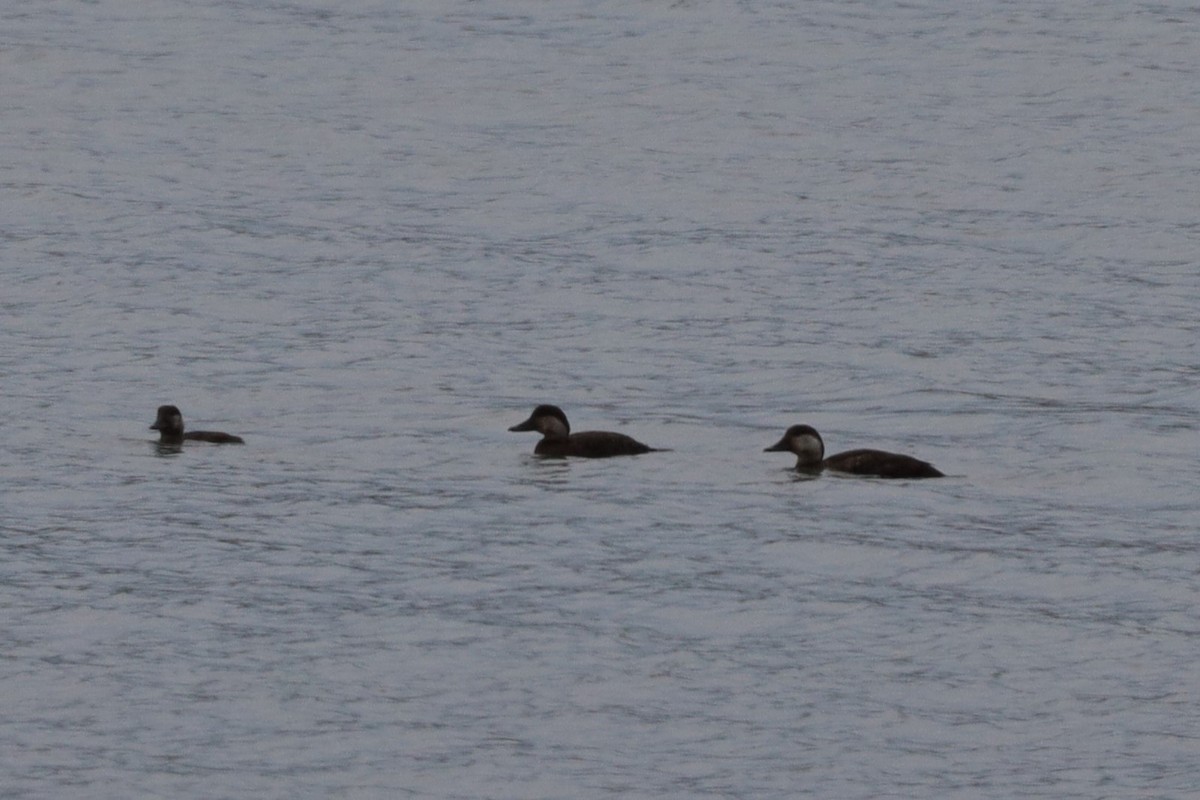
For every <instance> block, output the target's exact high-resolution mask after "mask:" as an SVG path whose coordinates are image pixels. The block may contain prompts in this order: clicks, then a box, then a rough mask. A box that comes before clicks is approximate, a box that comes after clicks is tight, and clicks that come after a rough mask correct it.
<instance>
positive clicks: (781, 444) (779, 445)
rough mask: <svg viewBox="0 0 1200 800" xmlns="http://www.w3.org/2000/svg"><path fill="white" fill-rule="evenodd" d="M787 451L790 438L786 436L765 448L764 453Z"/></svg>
mask: <svg viewBox="0 0 1200 800" xmlns="http://www.w3.org/2000/svg"><path fill="white" fill-rule="evenodd" d="M787 451H788V440H787V437H786V436H785V437H783V438H782V439H780V440H779V441H778V442H776V443H775V444H773V445H771V446H770V447H764V448H763V452H764V453H786V452H787Z"/></svg>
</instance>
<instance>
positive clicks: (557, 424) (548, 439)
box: [509, 405, 655, 458]
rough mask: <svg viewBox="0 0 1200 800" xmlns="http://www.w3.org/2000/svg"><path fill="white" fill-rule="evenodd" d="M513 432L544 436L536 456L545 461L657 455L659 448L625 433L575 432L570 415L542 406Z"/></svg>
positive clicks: (515, 427) (515, 426)
mask: <svg viewBox="0 0 1200 800" xmlns="http://www.w3.org/2000/svg"><path fill="white" fill-rule="evenodd" d="M509 430H510V431H537V432H538V433H540V434H542V439H541V441H539V442H538V443H537V446H535V447H534V448H533V454H534V455H535V456H541V457H543V458H568V457H572V458H612V457H614V456H636V455H641V454H642V453H653V452H655V448H653V447H650V446H649V445H645V444H642V443H641V442H639V441H638V440H637V439H634V438H633V437H632V436H626V435H625V434H623V433H612V432H610V431H580V432H579V433H571V423H569V422H567V415H566V414H564V413H563V410H562V409H561V408H559V407H558V406H551V405H540V406H538V407H537V408H535V409H534V410H533V413H532V414H530V415H529V419H527V420H525V421H524V422H522V423H520V424H518V425H514V426H512V427H511V428H509Z"/></svg>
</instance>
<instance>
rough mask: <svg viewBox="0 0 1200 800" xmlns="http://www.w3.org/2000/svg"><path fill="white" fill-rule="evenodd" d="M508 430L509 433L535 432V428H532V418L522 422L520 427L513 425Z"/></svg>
mask: <svg viewBox="0 0 1200 800" xmlns="http://www.w3.org/2000/svg"><path fill="white" fill-rule="evenodd" d="M509 430H510V431H536V430H537V428H536V427H534V424H533V417H530V418H529V419H527V420H525V421H524V422H522V423H521V424H520V425H513V426H512V427H511V428H509Z"/></svg>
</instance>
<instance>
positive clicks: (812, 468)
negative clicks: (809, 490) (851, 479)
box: [763, 425, 945, 478]
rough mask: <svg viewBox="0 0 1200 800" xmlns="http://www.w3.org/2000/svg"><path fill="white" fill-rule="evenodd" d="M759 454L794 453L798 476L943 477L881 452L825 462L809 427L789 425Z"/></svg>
mask: <svg viewBox="0 0 1200 800" xmlns="http://www.w3.org/2000/svg"><path fill="white" fill-rule="evenodd" d="M763 452H766V453H775V452H787V453H795V454H796V469H797V470H798V471H800V472H812V473H818V472H821V470H826V469H831V470H834V471H835V472H846V473H849V474H852V475H871V476H873V477H876V478H942V477H945V476H944V475H942V473H941V472H939V471H938V470H937V469H936V468H935V467H934V466H933V465H932V464H930V463H929V462H927V461H921V460H920V459H917V458H913V457H912V456H906V455H901V454H900V453H888V452H885V451H883V450H847V451H846V452H844V453H838V454H837V455H833V456H830V457H829V458H825V442H823V441H822V440H821V434H819V433H817V431H816V429H815V428H813V427H811V426H809V425H793V426H792V427H790V428H788V429H787V432H786V433H784V434H783V438H782V439H780V440H779V441H778V442H776V443H775V444H773V445H771V446H770V447H768V448H766V449H765V450H764V451H763Z"/></svg>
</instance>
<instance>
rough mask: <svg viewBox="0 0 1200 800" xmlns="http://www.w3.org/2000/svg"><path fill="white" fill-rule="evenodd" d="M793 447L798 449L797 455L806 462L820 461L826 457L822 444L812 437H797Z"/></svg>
mask: <svg viewBox="0 0 1200 800" xmlns="http://www.w3.org/2000/svg"><path fill="white" fill-rule="evenodd" d="M792 445H793V446H794V447H795V448H796V455H797V456H799V457H800V458H802V459H804V460H805V461H820V460H821V458H822V457H823V456H824V455H825V453H824V452H822V447H821V443H820V442H818V441H817V440H816V439H814V438H813V437H811V436H797V437H796V438H795V439H793V440H792Z"/></svg>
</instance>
